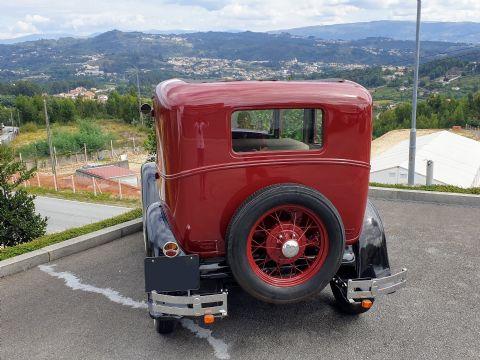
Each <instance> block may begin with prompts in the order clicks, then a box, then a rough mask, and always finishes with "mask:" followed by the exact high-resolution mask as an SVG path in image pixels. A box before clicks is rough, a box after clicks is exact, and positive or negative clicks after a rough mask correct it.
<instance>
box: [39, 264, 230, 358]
mask: <svg viewBox="0 0 480 360" xmlns="http://www.w3.org/2000/svg"><path fill="white" fill-rule="evenodd" d="M55 266H56V265H39V266H38V268H39V269H40V270H41V271H43V272H44V273H47V274H48V275H50V276H53V277H55V278H57V279H61V280H63V281H64V282H65V285H66V286H68V287H69V288H71V289H72V290H82V291H85V292H90V293H95V294H99V295H103V296H105V297H106V298H107V299H108V300H110V301H112V302H114V303H117V304H120V305H124V306H128V307H131V308H134V309H147V304H146V303H145V302H144V301H136V300H133V299H131V298H129V297H126V296H123V295H122V294H120V293H119V292H118V291H116V290H113V289H110V288H100V287H96V286H93V285H89V284H85V283H83V282H82V281H81V280H80V279H79V278H78V277H77V276H75V275H74V274H72V273H70V272H68V271H55ZM181 324H182V326H183V327H184V328H186V329H188V330H190V331H191V332H192V333H193V334H194V335H195V336H196V337H198V338H200V339H205V340H207V342H208V343H209V344H210V345H211V346H212V348H213V351H214V354H215V357H216V358H218V359H221V360H228V359H230V354H229V353H228V345H227V343H225V341H223V340H221V339H217V338H215V337H213V336H212V331H211V330H209V329H205V328H203V327H201V326H199V325H198V324H196V323H195V322H194V321H193V320H190V319H182V320H181Z"/></svg>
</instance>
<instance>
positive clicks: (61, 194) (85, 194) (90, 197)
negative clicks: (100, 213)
mask: <svg viewBox="0 0 480 360" xmlns="http://www.w3.org/2000/svg"><path fill="white" fill-rule="evenodd" d="M26 190H27V191H28V192H29V193H30V194H34V195H40V196H48V197H53V198H59V199H67V200H76V201H83V202H90V203H96V204H108V205H118V206H125V207H130V208H137V207H140V205H141V203H140V199H139V198H138V199H136V198H123V199H120V197H118V196H116V195H112V194H109V193H103V194H99V193H97V196H95V195H94V194H93V193H92V192H90V191H77V192H75V193H74V192H73V191H72V190H58V191H55V190H54V189H48V188H42V187H34V186H32V187H28V188H26Z"/></svg>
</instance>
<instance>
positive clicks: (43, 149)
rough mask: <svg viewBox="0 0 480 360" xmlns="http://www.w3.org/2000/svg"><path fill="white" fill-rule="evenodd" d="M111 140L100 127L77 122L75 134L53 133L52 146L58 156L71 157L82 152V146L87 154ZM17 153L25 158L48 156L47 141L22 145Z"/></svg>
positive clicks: (85, 122)
mask: <svg viewBox="0 0 480 360" xmlns="http://www.w3.org/2000/svg"><path fill="white" fill-rule="evenodd" d="M112 138H113V137H112V135H110V134H106V133H104V132H103V131H102V128H101V127H100V126H98V125H96V124H94V123H92V122H89V121H85V120H84V121H79V122H78V131H77V132H73V133H72V132H68V131H53V133H52V145H53V146H54V147H55V149H56V151H57V154H58V155H71V154H74V153H77V152H82V151H83V148H84V144H85V145H86V146H87V151H88V152H92V151H97V150H101V149H105V148H107V146H108V143H109V142H110V140H111V139H112ZM18 152H19V153H22V155H23V156H24V157H25V158H31V157H44V156H48V155H50V151H49V149H48V143H47V140H39V141H36V142H34V143H31V144H28V145H24V146H22V147H20V148H19V149H18Z"/></svg>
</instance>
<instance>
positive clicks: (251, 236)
mask: <svg viewBox="0 0 480 360" xmlns="http://www.w3.org/2000/svg"><path fill="white" fill-rule="evenodd" d="M344 233H345V232H344V229H343V223H342V220H341V218H340V215H339V214H338V211H337V210H336V209H335V207H334V206H333V204H332V203H331V202H330V201H329V200H328V199H327V198H326V197H325V196H323V195H322V194H320V193H319V192H318V191H315V190H313V189H311V188H308V187H306V186H303V185H297V184H278V185H272V186H269V187H266V188H264V189H261V190H259V191H257V192H256V193H254V194H253V195H252V196H250V197H249V198H248V199H247V200H246V201H245V202H244V203H243V204H242V205H241V206H240V207H239V208H238V210H237V212H236V213H235V215H234V216H233V218H232V220H231V222H230V225H229V227H228V229H227V259H228V263H229V265H230V268H231V270H232V273H233V275H234V277H235V279H236V280H237V282H238V283H239V284H240V286H241V287H242V288H243V289H244V290H245V291H247V292H248V293H250V294H251V295H253V296H254V297H256V298H258V299H260V300H263V301H266V302H271V303H280V304H281V303H292V302H296V301H300V300H303V299H305V298H308V297H310V296H312V295H315V294H317V293H318V292H320V291H321V290H322V289H323V288H324V287H325V286H326V285H327V284H328V283H329V282H330V280H332V278H333V276H334V275H335V274H336V272H337V270H338V268H339V267H340V264H341V260H342V255H343V251H344V248H345V234H344Z"/></svg>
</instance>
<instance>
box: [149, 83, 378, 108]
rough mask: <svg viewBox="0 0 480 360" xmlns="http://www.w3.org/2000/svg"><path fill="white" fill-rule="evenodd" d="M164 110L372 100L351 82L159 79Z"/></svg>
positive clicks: (339, 103) (358, 86)
mask: <svg viewBox="0 0 480 360" xmlns="http://www.w3.org/2000/svg"><path fill="white" fill-rule="evenodd" d="M155 94H156V97H157V99H158V100H159V101H160V104H161V105H162V106H163V107H164V108H167V109H172V108H177V107H183V106H186V107H188V106H195V107H197V106H216V107H231V108H238V107H248V106H255V107H257V106H269V105H270V106H274V105H275V104H278V105H279V106H280V105H283V106H285V105H290V106H295V105H298V106H300V105H301V106H307V105H309V104H311V105H315V104H333V105H357V106H361V107H363V106H365V105H370V104H371V103H372V97H371V95H370V93H369V92H368V90H366V89H365V88H364V87H363V86H361V85H359V84H357V83H354V82H352V81H347V80H341V79H326V80H319V81H225V82H205V83H187V82H185V81H182V80H179V79H171V80H167V81H163V82H161V83H160V84H159V85H158V86H157V88H156V91H155Z"/></svg>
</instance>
